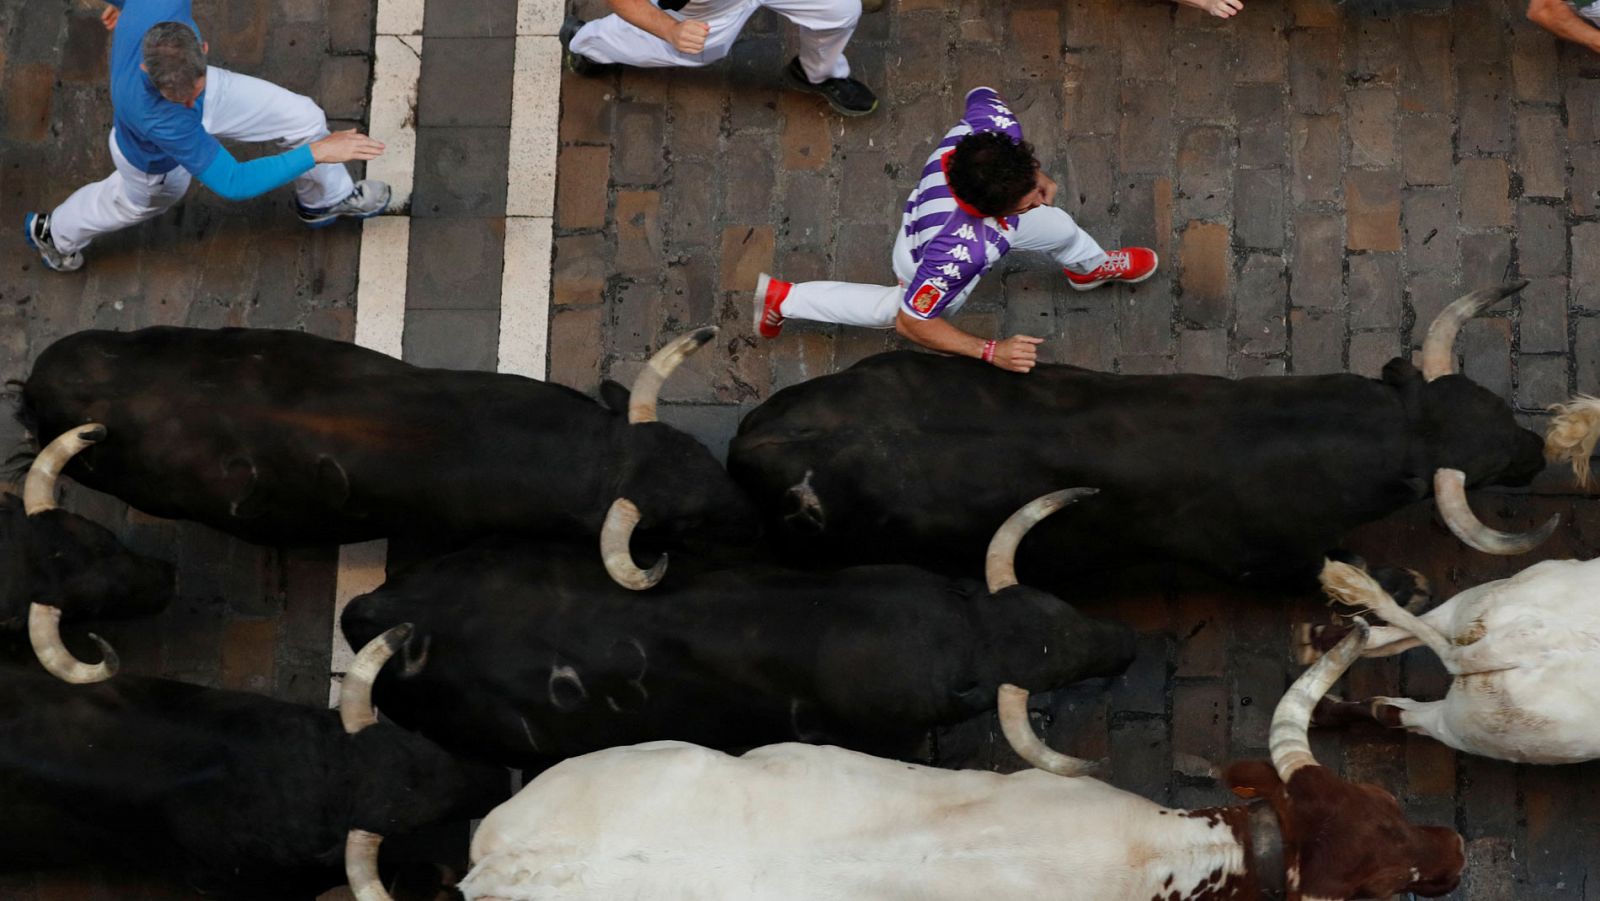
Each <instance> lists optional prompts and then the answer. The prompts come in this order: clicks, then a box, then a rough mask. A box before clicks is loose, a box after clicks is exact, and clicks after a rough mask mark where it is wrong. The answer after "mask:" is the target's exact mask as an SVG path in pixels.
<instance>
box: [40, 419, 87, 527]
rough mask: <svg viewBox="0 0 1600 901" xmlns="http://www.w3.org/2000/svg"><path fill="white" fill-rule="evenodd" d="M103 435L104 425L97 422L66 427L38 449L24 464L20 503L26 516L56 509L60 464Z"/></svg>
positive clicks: (64, 464)
mask: <svg viewBox="0 0 1600 901" xmlns="http://www.w3.org/2000/svg"><path fill="white" fill-rule="evenodd" d="M105 437H106V427H105V426H103V425H100V424H99V423H97V422H91V423H86V424H84V425H80V426H77V427H76V428H71V429H67V430H66V431H65V432H62V433H61V434H60V435H57V436H56V440H54V441H52V442H50V443H49V444H48V445H46V446H45V448H44V450H42V451H39V456H37V457H34V458H33V465H32V466H30V467H28V480H27V482H25V483H24V484H23V486H22V505H23V508H24V509H26V510H27V511H28V515H29V516H32V515H33V514H35V513H43V512H44V511H46V510H54V509H55V508H56V479H58V478H60V477H61V469H62V467H64V466H66V465H67V461H69V460H71V459H72V458H73V457H75V456H77V455H78V454H79V453H80V452H81V451H82V450H83V449H84V448H86V447H88V446H89V445H91V444H94V443H96V442H98V441H100V440H102V439H104V438H105Z"/></svg>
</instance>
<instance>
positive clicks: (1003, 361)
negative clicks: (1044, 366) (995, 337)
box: [991, 335, 1044, 372]
mask: <svg viewBox="0 0 1600 901" xmlns="http://www.w3.org/2000/svg"><path fill="white" fill-rule="evenodd" d="M1043 343H1044V339H1043V338H1035V337H1033V336H1032V335H1012V336H1011V337H1009V338H1007V339H1005V340H1004V341H1001V342H999V343H997V344H995V346H994V359H993V360H992V361H991V362H993V363H994V365H996V366H998V367H1000V368H1001V369H1004V370H1006V371H1007V372H1031V371H1032V370H1033V367H1034V366H1036V365H1038V363H1039V345H1041V344H1043Z"/></svg>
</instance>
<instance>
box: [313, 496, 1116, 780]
mask: <svg viewBox="0 0 1600 901" xmlns="http://www.w3.org/2000/svg"><path fill="white" fill-rule="evenodd" d="M1069 512H1070V511H1069ZM1057 515H1065V514H1057ZM1000 556H1002V557H1003V558H1004V559H1005V560H1006V561H1009V556H1010V552H1009V550H1007V551H1004V552H1003V553H1002V554H1001V555H1000ZM1005 569H1006V570H1009V567H1008V566H1007V567H1005ZM399 622H414V623H415V624H416V632H415V634H414V635H413V636H412V638H411V641H410V643H409V644H408V646H407V648H406V651H405V654H406V665H405V666H403V667H390V668H389V670H388V671H386V672H385V673H384V675H383V676H382V677H381V678H380V679H379V681H378V682H377V684H376V698H377V700H378V703H379V705H380V706H381V707H382V708H383V710H384V712H385V713H386V714H388V715H389V716H390V717H392V718H393V719H394V720H395V721H396V722H398V723H400V724H402V725H405V726H407V727H409V728H414V729H418V730H419V731H421V732H423V733H424V734H426V735H428V736H430V737H431V738H433V739H434V740H435V741H438V742H440V743H441V744H443V745H445V746H446V747H449V748H451V749H452V750H456V751H459V752H460V753H465V754H473V755H477V756H480V757H483V758H485V759H488V760H493V761H495V762H498V763H502V764H505V765H509V766H520V767H526V768H539V767H543V766H547V765H549V764H550V763H553V762H555V761H556V760H559V759H561V758H564V757H569V756H572V755H576V754H582V753H587V752H590V751H594V750H598V749H600V748H606V747H611V746H615V745H625V744H632V743H636V742H642V741H653V740H658V739H681V740H684V741H691V742H695V743H697V744H703V745H707V746H710V747H717V748H725V749H734V748H746V747H751V746H754V745H761V744H768V743H773V742H779V741H794V740H800V741H808V742H825V743H829V744H840V745H844V746H847V747H852V748H856V749H860V750H867V751H874V752H877V753H883V754H889V755H891V756H900V755H904V754H905V753H907V751H908V750H909V747H910V745H911V744H912V743H913V742H914V741H916V740H917V739H919V738H921V737H922V735H923V733H924V732H925V731H926V730H927V729H928V728H930V727H932V726H936V725H941V724H946V723H951V722H955V721H959V720H962V719H965V718H967V717H970V716H972V715H973V714H976V713H979V712H981V711H983V710H986V709H990V708H992V707H993V706H994V698H995V691H996V690H997V688H998V686H999V685H1000V684H1001V683H1002V682H1005V681H1019V680H1020V681H1022V682H1025V683H1028V684H1030V685H1032V686H1033V687H1034V688H1035V689H1036V690H1041V691H1043V690H1048V689H1053V688H1058V687H1061V686H1063V685H1066V684H1069V683H1071V682H1074V681H1077V680H1079V679H1083V678H1087V677H1091V676H1105V675H1114V674H1116V673H1119V672H1121V671H1122V670H1123V669H1124V668H1125V667H1126V666H1127V665H1128V663H1129V662H1130V661H1131V660H1132V658H1133V653H1134V638H1133V633H1132V632H1131V630H1129V629H1127V628H1126V627H1124V626H1121V625H1117V624H1114V623H1109V622H1105V621H1100V620H1094V619H1090V618H1088V617H1085V616H1082V615H1081V614H1079V613H1078V612H1077V611H1076V610H1074V609H1073V607H1072V606H1071V605H1070V604H1068V603H1066V602H1064V601H1062V600H1060V599H1058V598H1056V597H1053V596H1051V595H1048V594H1045V593H1043V592H1040V591H1037V590H1033V589H1030V588H1027V587H1026V586H1020V585H1016V584H1013V580H1011V579H1008V578H1005V577H1003V576H1001V577H997V578H995V579H992V580H991V588H990V590H985V587H984V586H983V585H982V584H980V583H978V582H974V581H971V580H966V579H949V578H945V577H942V576H938V575H935V574H933V573H929V572H927V571H925V570H922V569H917V568H913V567H908V566H870V567H859V568H854V569H847V570H843V571H840V572H836V573H807V572H796V571H794V570H785V569H777V568H772V567H744V568H739V569H734V570H723V571H715V572H708V573H700V574H692V575H691V574H687V573H684V572H669V573H668V574H667V576H666V578H665V579H664V580H663V582H662V583H661V584H660V585H659V586H657V587H656V588H655V589H653V590H652V591H650V592H648V593H644V594H640V593H637V592H632V591H628V590H625V589H622V588H620V587H618V586H617V585H616V584H614V583H613V582H612V581H611V580H610V579H608V578H607V577H606V574H605V572H604V571H603V570H602V569H601V568H600V567H598V566H596V565H595V561H594V560H593V558H592V557H591V556H590V555H588V554H585V553H583V552H582V550H581V549H578V550H573V549H568V548H562V547H560V546H554V545H528V544H519V543H516V542H512V541H506V540H499V541H495V542H491V543H486V544H483V545H479V546H476V547H474V548H471V549H468V550H465V551H461V552H457V553H454V554H451V555H447V556H445V557H442V558H439V559H437V560H433V561H429V562H427V563H423V564H419V565H417V566H414V567H412V568H410V569H408V570H405V571H402V572H400V573H398V574H396V575H395V576H394V577H393V578H391V579H390V580H389V582H388V583H387V584H385V585H384V586H383V587H382V588H380V589H379V590H377V591H375V592H372V593H371V594H367V595H364V596H362V597H359V598H356V599H355V600H354V601H352V602H351V603H350V605H349V606H348V607H347V608H346V610H345V614H344V619H343V627H344V632H345V636H346V637H347V638H348V639H350V641H351V642H352V643H353V644H358V643H360V642H363V641H366V640H368V639H370V638H371V637H372V636H373V635H376V634H378V633H379V632H381V631H382V630H384V629H387V628H389V627H391V626H392V625H394V624H395V623H399Z"/></svg>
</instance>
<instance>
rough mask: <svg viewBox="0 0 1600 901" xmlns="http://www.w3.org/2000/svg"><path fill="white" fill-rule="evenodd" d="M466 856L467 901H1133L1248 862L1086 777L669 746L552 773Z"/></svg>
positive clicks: (1220, 832) (1233, 846) (1217, 833)
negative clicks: (468, 861) (470, 866)
mask: <svg viewBox="0 0 1600 901" xmlns="http://www.w3.org/2000/svg"><path fill="white" fill-rule="evenodd" d="M472 859H473V860H474V861H475V862H476V865H475V866H474V867H473V869H472V872H471V873H470V874H468V876H467V878H466V879H465V880H464V881H463V882H462V883H461V890H462V892H463V893H464V894H465V895H466V897H467V899H468V901H489V899H496V901H535V899H538V901H546V899H569V901H571V899H577V901H584V899H593V901H601V899H604V901H629V899H650V901H663V899H672V901H687V899H697V901H698V899H707V901H709V899H730V901H731V899H737V901H778V899H785V901H826V899H838V901H845V899H848V901H876V899H913V898H915V899H919V901H929V899H951V901H973V899H981V901H1000V899H1019V901H1020V899H1027V901H1038V899H1041V898H1051V899H1082V901H1114V899H1120V898H1130V899H1139V901H1144V899H1148V898H1153V897H1156V896H1158V895H1159V896H1162V897H1166V896H1168V895H1169V894H1170V893H1171V892H1173V891H1174V890H1176V891H1177V893H1178V897H1187V896H1188V895H1189V894H1190V892H1191V891H1192V890H1194V889H1196V888H1199V887H1201V886H1203V885H1205V884H1207V882H1208V880H1210V879H1216V880H1218V881H1220V880H1221V879H1222V878H1225V877H1226V876H1228V875H1232V874H1235V873H1240V872H1242V871H1243V868H1244V860H1243V849H1242V848H1241V846H1240V844H1239V843H1238V841H1237V840H1236V839H1235V838H1234V837H1233V834H1232V832H1231V831H1230V830H1229V829H1228V827H1227V826H1226V825H1224V824H1222V823H1221V822H1220V821H1218V822H1214V823H1212V822H1208V821H1207V819H1205V818H1203V817H1192V816H1188V815H1185V814H1184V813H1182V812H1180V811H1168V810H1165V809H1163V808H1162V807H1160V806H1158V805H1156V804H1153V803H1151V802H1150V801H1147V800H1145V799H1143V798H1140V797H1138V796H1136V795H1132V794H1129V793H1127V792H1124V791H1121V790H1119V789H1116V788H1112V787H1111V786H1109V785H1106V784H1105V783H1103V782H1098V781H1096V780H1094V779H1088V778H1064V777H1061V776H1054V775H1051V774H1049V773H1044V772H1041V771H1039V770H1029V771H1024V772H1021V773H1016V774H1012V775H1008V776H1002V775H999V774H996V773H990V772H985V771H976V770H962V771H954V770H939V769H932V768H929V767H922V766H914V765H911V764H905V763H898V762H895V761H889V760H883V759H880V758H876V757H870V756H867V755H865V754H858V753H855V752H853V751H846V750H842V749H839V748H833V747H817V746H813V745H802V744H782V745H771V746H768V747H764V748H757V749H756V750H753V751H750V752H749V753H747V754H745V755H744V756H742V757H732V756H729V755H727V754H723V753H721V752H718V751H711V750H707V749H705V748H701V747H699V746H696V745H689V744H684V743H682V742H651V743H649V744H642V745H635V746H632V747H626V748H612V749H610V750H605V751H599V752H596V753H593V754H587V755H584V756H582V757H576V758H573V759H571V760H568V761H565V762H563V763H561V764H559V765H557V766H555V767H553V768H551V769H550V770H547V771H546V772H545V773H544V774H542V775H540V776H539V777H538V778H537V779H535V780H534V781H533V782H532V783H530V784H529V785H528V786H527V787H526V788H524V789H523V790H522V791H521V793H519V794H518V795H517V796H516V797H515V798H512V799H511V800H510V801H507V802H506V803H504V804H502V805H500V806H499V807H498V808H496V809H495V810H494V811H493V812H492V813H490V814H489V817H488V818H487V819H485V820H484V821H483V824H482V826H481V827H480V828H479V829H478V832H477V835H476V836H475V837H474V838H473V841H472ZM1169 877H1170V880H1171V881H1170V882H1168V881H1167V880H1168V879H1169Z"/></svg>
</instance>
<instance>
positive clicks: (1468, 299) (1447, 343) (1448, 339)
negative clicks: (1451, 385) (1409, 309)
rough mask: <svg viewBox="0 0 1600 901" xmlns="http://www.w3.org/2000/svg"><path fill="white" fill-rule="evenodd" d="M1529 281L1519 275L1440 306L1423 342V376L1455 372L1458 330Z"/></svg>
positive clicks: (1429, 376) (1430, 376)
mask: <svg viewBox="0 0 1600 901" xmlns="http://www.w3.org/2000/svg"><path fill="white" fill-rule="evenodd" d="M1527 284H1528V282H1527V281H1526V280H1525V279H1519V280H1517V281H1514V282H1506V283H1505V284H1503V285H1501V286H1500V287H1498V288H1482V289H1480V290H1477V291H1474V292H1472V293H1471V294H1465V295H1462V296H1461V297H1458V298H1456V299H1455V301H1453V302H1452V303H1451V304H1450V305H1449V306H1447V307H1445V308H1444V309H1443V310H1440V311H1439V315H1437V316H1435V317H1433V322H1431V323H1429V325H1428V336H1427V337H1426V338H1425V339H1423V342H1422V377H1423V378H1425V379H1427V380H1428V381H1430V382H1431V381H1433V380H1434V379H1436V378H1438V377H1439V376H1442V375H1449V374H1450V373H1452V372H1455V371H1456V366H1455V355H1456V332H1458V331H1460V330H1461V325H1462V323H1464V322H1466V321H1467V320H1468V319H1471V318H1472V317H1474V316H1476V315H1478V314H1479V313H1481V312H1483V311H1484V310H1486V309H1488V308H1489V307H1490V306H1492V305H1494V304H1495V303H1496V302H1498V301H1500V300H1502V299H1504V298H1506V297H1509V296H1510V295H1512V294H1515V293H1517V292H1518V291H1521V290H1522V289H1523V288H1524V287H1526V286H1527Z"/></svg>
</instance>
